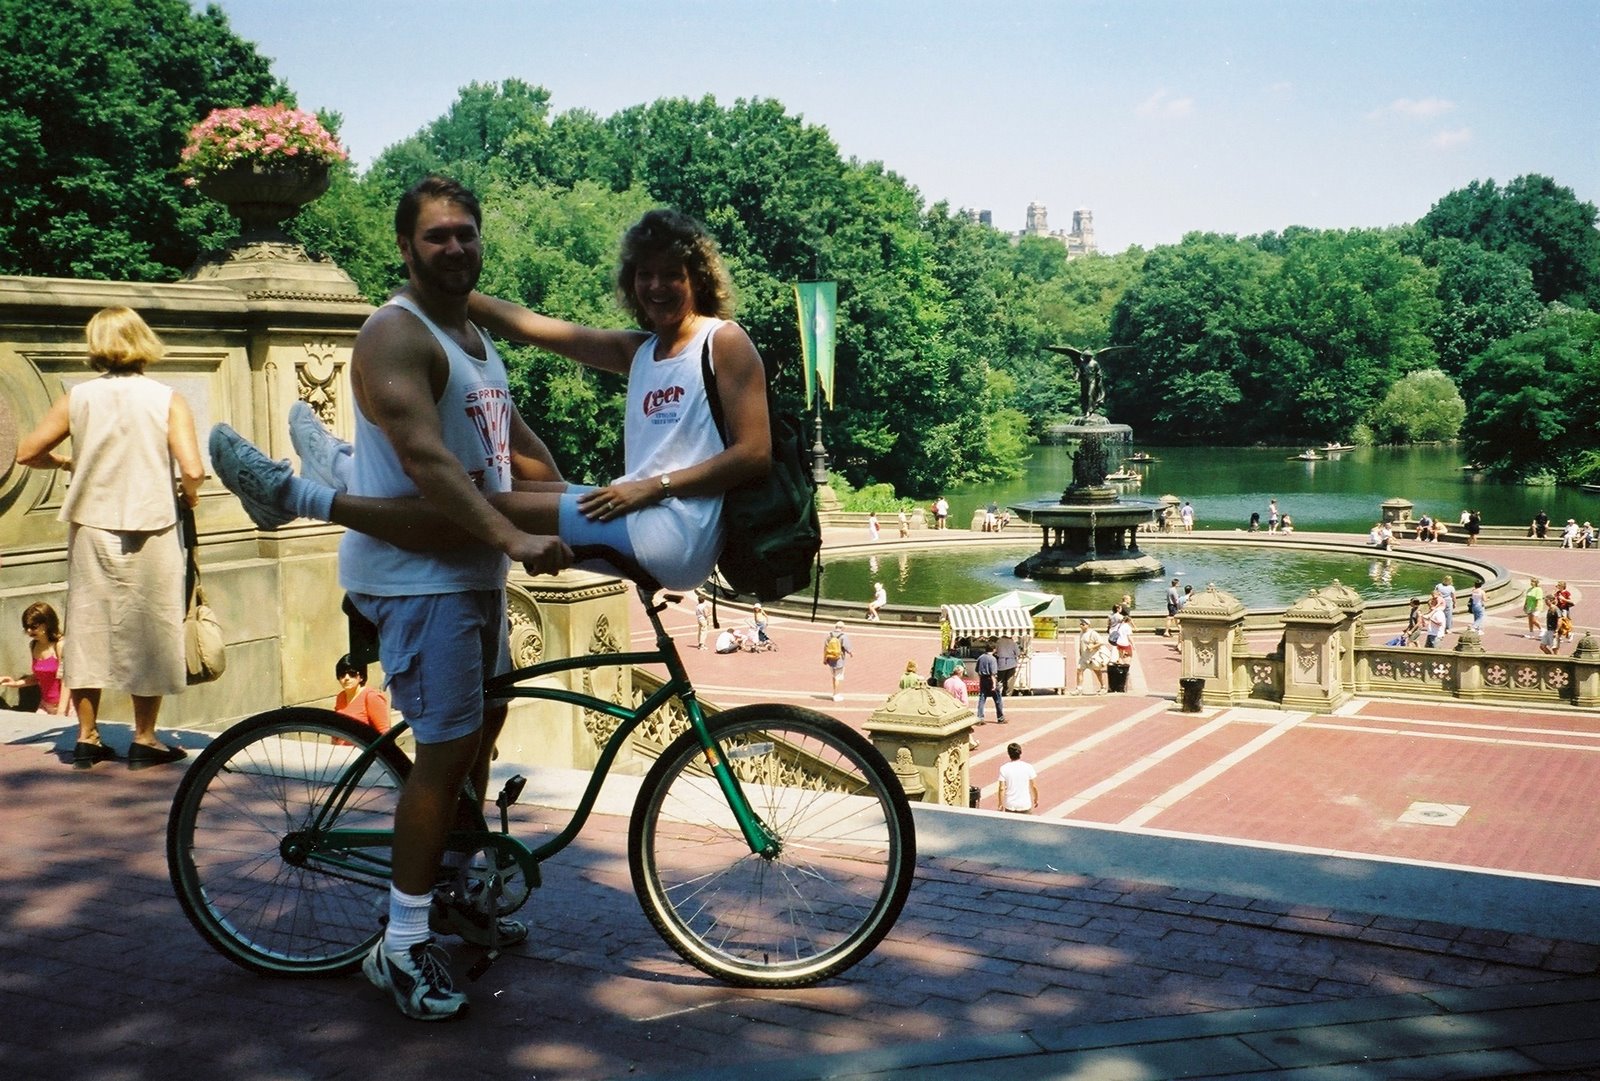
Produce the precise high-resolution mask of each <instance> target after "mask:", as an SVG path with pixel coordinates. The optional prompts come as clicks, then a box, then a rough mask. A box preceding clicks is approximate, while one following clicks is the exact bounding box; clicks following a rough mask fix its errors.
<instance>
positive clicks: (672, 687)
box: [283, 584, 782, 886]
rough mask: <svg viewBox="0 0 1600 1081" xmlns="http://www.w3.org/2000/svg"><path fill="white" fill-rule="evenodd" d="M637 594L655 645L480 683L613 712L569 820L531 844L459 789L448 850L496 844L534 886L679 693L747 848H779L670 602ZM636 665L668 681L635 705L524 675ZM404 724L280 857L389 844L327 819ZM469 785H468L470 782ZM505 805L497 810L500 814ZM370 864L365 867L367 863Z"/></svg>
mask: <svg viewBox="0 0 1600 1081" xmlns="http://www.w3.org/2000/svg"><path fill="white" fill-rule="evenodd" d="M636 588H637V590H638V592H639V599H640V600H641V601H643V603H644V607H645V613H646V615H647V616H648V617H649V619H650V624H651V627H652V628H653V629H654V631H655V640H656V644H655V648H654V649H652V650H643V651H632V652H626V653H606V654H591V655H588V656H583V657H563V658H559V659H557V660H551V661H540V662H538V663H536V664H531V665H526V666H524V667H522V668H518V669H515V670H513V671H510V672H506V673H504V674H503V675H499V676H495V677H493V678H491V679H489V680H487V681H486V682H485V683H484V698H485V700H486V701H490V702H493V701H501V700H505V701H509V700H511V699H514V698H527V699H534V700H539V701H548V702H560V703H563V704H566V705H575V706H580V707H582V708H584V709H589V710H595V711H597V712H600V713H603V714H605V715H606V716H608V717H611V718H613V719H615V720H617V721H619V722H620V723H619V724H618V726H617V729H616V731H614V732H613V733H612V734H611V738H610V739H608V740H607V741H606V744H605V746H604V747H603V748H602V749H601V751H600V757H599V760H598V761H597V762H596V763H595V767H594V771H593V773H592V774H591V775H590V778H589V783H588V784H587V786H586V787H585V788H584V791H583V795H582V797H581V798H580V799H579V801H578V806H577V807H576V809H574V811H573V813H572V818H571V819H570V820H569V821H568V823H567V825H566V826H565V827H564V828H563V829H562V830H561V831H560V832H559V833H558V834H556V836H554V837H552V838H551V839H550V840H548V841H546V842H544V843H543V844H541V845H539V846H538V847H537V848H531V849H530V848H529V847H528V846H527V845H526V844H524V843H523V842H522V841H519V840H518V839H516V838H515V837H512V836H511V835H510V834H509V833H508V832H495V831H493V830H491V829H490V828H489V826H488V823H487V821H486V820H485V819H484V817H483V812H482V803H481V800H479V799H478V798H476V797H477V794H476V793H471V792H470V791H469V792H468V793H464V795H466V796H468V798H466V799H465V800H464V801H463V802H464V804H465V805H466V806H469V807H470V808H471V813H472V815H473V816H474V818H475V819H476V822H475V824H474V828H471V829H454V830H452V831H451V832H450V835H449V840H448V842H447V844H448V846H449V847H450V848H453V849H468V848H470V849H479V848H489V849H493V850H494V851H495V852H496V854H497V855H500V856H504V857H506V858H508V859H510V860H512V861H514V862H515V863H516V864H517V865H518V866H519V868H520V869H521V870H522V872H523V874H524V875H525V876H526V880H527V882H528V883H529V884H530V885H532V886H537V885H539V881H540V875H539V864H540V863H541V862H542V861H544V860H546V859H549V858H550V857H551V856H553V855H555V854H556V853H558V852H560V851H561V850H562V849H564V848H566V846H567V845H569V844H571V843H572V841H573V839H574V838H576V837H577V836H578V834H579V833H580V832H581V831H582V829H583V827H584V825H585V823H587V821H588V819H589V815H590V813H591V812H592V811H593V810H594V806H595V803H596V802H597V801H598V799H599V796H600V789H601V787H602V785H604V783H605V780H606V777H607V775H608V774H609V772H610V769H611V766H612V764H613V763H614V762H615V760H616V757H617V755H618V754H619V753H620V752H621V750H622V748H623V746H624V745H625V744H626V742H627V740H628V737H629V736H630V735H632V733H633V731H634V730H635V729H636V728H638V727H639V725H640V724H642V723H643V722H644V721H646V720H647V719H649V717H650V716H651V715H653V714H654V713H655V712H656V710H658V709H660V708H661V707H662V706H664V705H666V704H667V703H668V702H669V701H672V700H673V699H677V700H678V701H680V702H682V703H683V707H684V713H685V715H686V716H687V718H688V721H689V728H690V730H691V731H693V732H694V733H695V735H696V737H697V738H698V739H699V741H700V745H701V747H702V748H703V749H704V751H705V755H706V761H707V764H708V765H709V766H710V768H711V771H712V775H713V776H714V777H715V778H716V781H717V784H718V787H719V788H720V789H721V791H722V794H723V796H724V797H725V798H726V799H727V801H728V806H729V809H730V810H731V811H732V813H733V815H734V819H735V821H737V822H738V824H739V829H740V831H741V833H742V834H743V835H744V839H745V842H746V843H747V844H748V845H749V846H750V851H751V852H752V853H753V854H755V855H758V856H761V857H763V858H766V859H772V858H774V857H776V856H777V855H778V853H779V852H780V850H781V847H782V846H781V842H780V841H779V840H778V838H777V835H776V834H775V833H773V831H772V830H771V829H769V828H768V827H767V825H766V824H765V823H764V822H762V820H761V817H760V816H759V815H758V814H756V812H755V810H754V809H753V808H752V807H751V806H750V802H749V800H748V799H746V797H745V795H744V792H743V790H742V789H741V788H740V786H739V782H738V779H737V778H736V777H735V776H734V774H733V770H732V768H731V767H730V765H729V764H728V758H727V755H726V754H725V753H724V752H723V750H722V748H721V747H720V746H719V745H718V744H717V742H716V740H715V739H713V738H712V736H711V734H710V731H709V729H708V727H707V724H706V718H705V714H704V712H703V711H702V710H701V709H700V703H699V701H698V699H697V698H696V697H695V690H694V684H693V683H692V682H691V681H690V679H689V674H688V672H687V670H685V668H684V666H683V659H682V658H681V657H680V656H679V654H678V647H677V644H676V643H675V642H673V640H672V637H671V636H670V635H669V634H667V632H666V629H665V628H664V627H663V626H662V624H661V612H663V611H664V610H665V609H666V606H667V601H665V600H657V599H656V595H655V592H654V591H651V592H647V590H646V587H645V586H644V585H638V584H636ZM641 664H663V665H665V666H666V669H667V680H666V682H665V683H663V684H662V685H661V687H660V688H659V689H658V690H656V691H655V692H654V693H653V694H651V695H650V696H649V697H647V698H646V699H645V700H644V701H643V702H641V703H639V705H638V706H637V707H629V706H623V705H618V704H617V703H615V702H609V701H606V700H605V699H602V698H599V697H597V696H595V695H592V694H586V693H584V692H582V691H569V690H566V689H564V688H559V687H540V686H528V685H525V683H524V681H526V680H530V679H533V678H536V677H540V676H548V675H554V674H557V673H560V672H571V671H576V670H579V669H585V668H617V667H623V666H634V665H641ZM406 727H407V726H406V724H405V723H404V722H402V723H400V724H397V725H395V726H393V727H392V728H390V730H389V731H388V732H387V733H385V734H384V735H383V736H382V737H381V738H380V739H378V740H377V741H376V742H375V743H373V744H371V745H370V746H368V747H367V748H366V749H365V750H364V751H362V753H361V754H360V755H359V756H358V757H357V758H356V760H355V761H354V762H353V763H351V765H350V766H348V767H347V768H346V770H345V772H344V774H343V775H342V776H341V777H340V779H339V781H338V783H337V784H336V785H335V787H334V791H333V794H332V795H331V796H330V797H329V799H328V801H327V803H325V804H324V805H323V807H322V808H321V809H320V810H319V812H318V814H317V819H316V821H315V822H314V823H312V824H311V826H310V828H309V829H306V830H297V831H294V832H293V833H291V834H289V835H288V836H287V837H285V839H284V842H283V848H284V853H285V856H286V857H287V856H294V857H297V858H298V860H299V861H301V862H304V861H306V860H309V859H312V858H316V859H318V860H321V861H326V862H329V863H332V864H335V865H340V864H344V865H345V866H349V867H352V869H353V865H351V864H345V861H344V859H343V858H342V856H341V855H340V854H341V853H343V852H347V851H349V850H351V849H364V848H381V847H387V846H389V845H390V844H391V843H392V842H393V837H394V833H393V831H392V830H350V829H336V828H335V829H329V828H326V824H327V823H328V822H330V821H333V820H335V819H337V817H338V815H339V814H340V813H341V812H342V810H343V808H344V805H345V803H346V802H347V800H348V799H349V797H350V794H351V792H352V791H353V790H354V787H355V782H356V780H357V779H358V778H360V777H361V776H362V775H363V774H364V773H365V772H366V770H367V768H368V767H369V766H370V765H371V763H372V760H373V759H374V758H375V757H376V756H377V755H378V753H379V751H380V750H381V748H382V747H383V745H384V744H385V743H392V742H393V741H394V740H395V739H396V738H398V736H399V735H400V733H401V732H403V731H405V729H406ZM468 788H469V789H470V785H469V786H468ZM503 810H504V808H502V812H503ZM368 869H369V870H370V868H368Z"/></svg>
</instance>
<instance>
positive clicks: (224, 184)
mask: <svg viewBox="0 0 1600 1081" xmlns="http://www.w3.org/2000/svg"><path fill="white" fill-rule="evenodd" d="M195 186H196V187H197V188H199V190H200V194H202V195H204V196H205V197H206V198H208V199H214V200H216V201H217V202H219V203H221V204H222V205H223V206H225V207H227V208H228V212H229V213H230V214H232V215H233V216H234V217H236V218H238V219H239V222H240V224H242V225H243V226H244V238H245V239H248V240H281V241H287V240H288V237H286V236H284V235H283V223H284V222H286V221H288V220H289V219H290V218H292V217H294V216H295V214H297V213H299V211H300V208H301V207H303V206H305V205H306V204H307V203H309V202H311V201H312V200H314V199H316V198H317V197H318V196H320V195H321V194H322V193H323V192H325V191H327V190H328V166H327V164H326V163H322V162H312V163H308V164H306V165H291V166H287V167H285V166H283V165H276V164H274V165H266V164H262V163H260V162H242V163H240V164H238V165H234V166H231V167H230V168H227V169H224V170H223V171H221V172H218V173H211V174H208V175H206V176H202V177H199V178H197V179H196V182H195Z"/></svg>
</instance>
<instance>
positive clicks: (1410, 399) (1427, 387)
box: [1365, 368, 1467, 443]
mask: <svg viewBox="0 0 1600 1081" xmlns="http://www.w3.org/2000/svg"><path fill="white" fill-rule="evenodd" d="M1466 415H1467V403H1466V402H1464V401H1462V400H1461V394H1460V393H1459V392H1458V391H1457V390H1456V385H1455V383H1454V382H1453V381H1452V380H1451V378H1450V377H1449V376H1448V375H1446V374H1445V373H1444V372H1442V371H1439V370H1438V369H1436V368H1434V369H1429V370H1427V371H1421V372H1412V373H1411V374H1409V375H1407V376H1406V377H1405V378H1403V379H1401V380H1400V382H1398V383H1396V384H1395V385H1394V386H1392V387H1390V388H1389V393H1388V394H1386V395H1384V397H1383V400H1382V401H1381V402H1379V403H1378V404H1377V405H1375V406H1373V407H1372V411H1371V412H1370V413H1368V414H1367V419H1366V425H1365V427H1366V428H1367V429H1368V430H1369V432H1370V436H1371V441H1372V442H1377V443H1425V442H1433V441H1437V440H1447V439H1454V438H1455V437H1456V436H1457V435H1459V434H1460V432H1461V422H1462V421H1463V420H1465V419H1466Z"/></svg>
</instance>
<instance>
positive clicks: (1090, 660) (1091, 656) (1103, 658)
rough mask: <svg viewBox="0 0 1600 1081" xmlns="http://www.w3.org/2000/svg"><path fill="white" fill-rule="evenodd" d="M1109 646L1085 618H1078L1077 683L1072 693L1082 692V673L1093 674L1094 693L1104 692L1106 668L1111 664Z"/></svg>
mask: <svg viewBox="0 0 1600 1081" xmlns="http://www.w3.org/2000/svg"><path fill="white" fill-rule="evenodd" d="M1111 659H1112V653H1111V647H1110V646H1108V645H1107V644H1106V640H1105V636H1104V635H1102V634H1101V633H1100V632H1099V631H1097V630H1095V629H1094V628H1093V627H1091V626H1090V625H1089V621H1088V620H1087V619H1080V620H1078V683H1077V686H1075V687H1074V688H1073V689H1072V693H1073V694H1083V693H1085V692H1084V690H1083V673H1084V672H1088V673H1090V674H1091V675H1093V676H1094V684H1095V691H1094V693H1095V694H1105V693H1106V668H1107V666H1109V665H1110V664H1111Z"/></svg>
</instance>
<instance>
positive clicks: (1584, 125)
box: [197, 0, 1600, 251]
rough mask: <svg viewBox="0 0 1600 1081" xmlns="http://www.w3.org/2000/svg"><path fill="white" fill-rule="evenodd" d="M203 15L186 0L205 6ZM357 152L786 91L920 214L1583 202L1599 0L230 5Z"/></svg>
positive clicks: (1139, 234)
mask: <svg viewBox="0 0 1600 1081" xmlns="http://www.w3.org/2000/svg"><path fill="white" fill-rule="evenodd" d="M197 4H198V0H197ZM220 6H221V7H222V9H223V10H224V11H226V12H227V14H228V16H229V20H230V22H231V23H232V25H233V27H234V29H235V30H236V31H237V32H238V33H239V34H240V36H242V37H245V38H247V39H249V40H251V41H254V42H256V44H257V45H258V47H259V48H260V50H261V51H262V52H263V53H264V54H265V55H267V56H269V57H271V58H272V59H273V62H274V64H273V67H274V70H275V71H276V72H277V73H278V74H279V75H280V76H281V77H283V78H284V79H285V80H286V81H287V82H288V83H289V85H290V86H291V87H293V88H294V90H295V92H296V94H297V95H298V96H299V99H300V104H301V105H302V106H303V107H308V108H327V109H332V110H335V111H337V112H340V113H342V114H343V116H344V128H343V133H342V134H343V137H344V139H345V142H346V143H347V145H348V146H349V147H350V148H351V151H352V154H353V156H354V158H355V159H356V161H357V162H358V163H359V164H360V165H363V166H365V165H366V164H367V163H369V162H370V161H371V160H372V158H373V157H374V156H376V155H377V154H378V153H379V152H380V151H382V150H383V149H384V148H385V147H387V146H389V145H391V144H393V143H395V142H397V141H399V140H401V139H403V138H405V137H406V136H408V135H410V134H412V133H413V132H415V131H416V130H417V129H418V128H420V127H421V126H423V125H424V124H426V123H428V122H429V121H431V120H432V119H434V118H435V117H437V116H439V115H440V114H442V113H443V112H444V111H445V110H446V109H447V108H448V107H449V105H450V103H451V102H452V101H453V100H454V99H455V96H456V91H457V89H458V88H460V87H461V86H463V85H465V84H467V83H469V82H473V81H479V82H497V81H499V80H502V79H506V78H513V77H515V78H520V79H523V80H525V81H527V82H530V83H534V84H536V85H540V86H543V87H545V88H546V89H548V90H549V91H550V93H551V95H552V108H553V109H554V111H556V112H561V111H565V110H567V109H573V108H584V109H589V110H591V111H593V112H595V113H598V114H599V115H601V116H605V115H609V114H610V113H612V112H614V111H616V110H617V109H620V108H623V107H625V106H628V105H633V104H637V103H640V102H647V101H653V100H655V99H656V98H660V97H676V96H688V97H696V98H698V97H700V96H702V95H704V94H712V95H714V96H715V97H716V98H717V100H718V101H719V102H722V103H724V104H730V103H732V102H733V101H734V100H735V99H738V98H750V97H763V98H775V99H777V100H778V101H781V102H782V103H783V104H784V105H785V106H786V107H787V108H788V110H789V112H790V113H792V114H798V115H800V116H802V117H804V118H805V120H807V121H808V122H810V123H814V124H819V125H821V126H823V127H826V128H827V129H828V131H829V132H830V133H831V134H832V136H833V138H834V140H835V142H836V143H837V144H838V145H839V147H840V149H841V151H842V152H843V153H844V154H845V155H846V156H852V157H856V158H860V159H862V160H878V161H882V162H884V163H885V164H886V165H887V166H888V167H889V168H890V169H892V170H894V171H895V172H896V173H898V174H900V175H901V176H903V177H905V178H906V179H907V180H908V181H910V182H911V183H912V184H914V185H915V186H916V187H917V189H918V190H919V191H920V192H921V193H922V195H923V197H924V198H925V199H926V200H927V201H928V202H930V203H932V202H934V201H937V200H945V201H948V202H949V203H950V204H951V205H953V206H957V207H972V208H977V209H987V210H991V211H992V212H993V214H994V221H995V224H996V226H997V227H999V228H1002V229H1006V230H1016V229H1020V228H1021V227H1022V224H1023V219H1024V215H1025V212H1026V209H1027V205H1028V203H1030V202H1041V203H1044V204H1045V205H1046V206H1047V207H1048V208H1049V212H1050V225H1051V227H1052V228H1056V229H1065V228H1068V227H1069V226H1070V222H1071V216H1072V211H1073V210H1074V209H1075V208H1077V207H1087V208H1089V209H1091V210H1092V211H1093V212H1094V220H1095V227H1096V231H1097V233H1098V237H1099V241H1100V247H1101V250H1102V251H1120V250H1122V249H1124V248H1126V247H1127V246H1129V245H1130V244H1140V245H1143V246H1145V247H1151V246H1153V245H1156V244H1166V243H1174V242H1176V241H1177V240H1179V239H1180V238H1181V237H1182V236H1183V234H1184V233H1186V232H1189V231H1191V230H1210V231H1215V232H1224V233H1238V234H1247V233H1256V232H1262V231H1266V230H1281V229H1283V228H1285V227H1287V226H1290V225H1306V226H1312V227H1328V228H1343V227H1355V226H1384V225H1390V224H1396V223H1400V222H1407V221H1414V220H1416V219H1417V218H1419V217H1421V216H1422V215H1423V214H1425V213H1427V210H1428V208H1429V206H1430V205H1432V203H1433V202H1434V201H1436V200H1437V199H1438V198H1439V197H1441V196H1442V195H1444V194H1445V193H1446V192H1448V191H1450V190H1452V189H1454V188H1458V187H1462V186H1464V185H1465V184H1467V183H1468V182H1470V181H1472V180H1482V179H1489V178H1492V179H1494V180H1496V181H1498V182H1500V183H1504V182H1505V181H1508V180H1510V179H1511V178H1512V177H1515V176H1519V175H1521V174H1524V173H1530V172H1536V173H1543V174H1545V175H1548V176H1552V177H1554V178H1555V179H1556V180H1557V181H1559V182H1560V183H1562V184H1564V185H1566V186H1567V187H1569V188H1571V189H1573V190H1574V191H1575V192H1576V193H1577V195H1578V196H1579V198H1581V199H1584V200H1587V201H1589V202H1594V203H1600V0H1494V2H1482V0H1461V2H1443V0H1396V2H1380V3H1357V2H1353V0H1322V2H1319V3H1308V2H1303V0H1279V2H1275V3H1269V2H1258V0H1191V2H1179V0H1142V2H1122V3H1110V2H1087V0H1085V2H1075V0H1061V2H1055V3H1048V2H1007V0H984V2H982V3H978V2H976V0H964V2H959V3H958V2H947V0H742V2H741V0H669V2H665V3H661V2H657V3H648V4H646V3H638V2H632V0H617V2H610V0H574V2H566V3H555V2H548V0H220Z"/></svg>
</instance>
